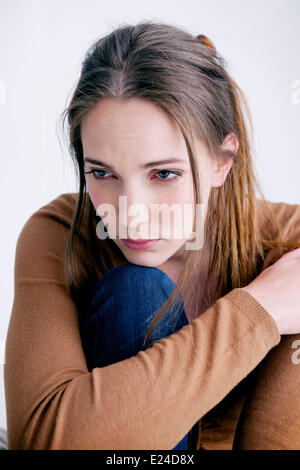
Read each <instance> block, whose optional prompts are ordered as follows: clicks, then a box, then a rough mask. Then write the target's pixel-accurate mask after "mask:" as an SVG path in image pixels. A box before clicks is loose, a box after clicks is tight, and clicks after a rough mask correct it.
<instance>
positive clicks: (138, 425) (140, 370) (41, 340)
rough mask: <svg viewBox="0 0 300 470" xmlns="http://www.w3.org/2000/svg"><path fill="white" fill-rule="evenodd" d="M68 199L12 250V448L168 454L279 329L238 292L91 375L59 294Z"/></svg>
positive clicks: (32, 222)
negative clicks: (140, 451) (155, 341)
mask: <svg viewBox="0 0 300 470" xmlns="http://www.w3.org/2000/svg"><path fill="white" fill-rule="evenodd" d="M67 196H68V195H62V196H59V198H57V200H54V201H52V202H51V203H49V205H47V206H44V207H43V208H41V209H39V210H38V211H36V212H35V213H34V214H33V215H32V216H31V217H30V218H29V219H28V220H27V222H26V223H25V225H24V227H23V229H22V231H21V233H20V235H19V238H18V242H17V247H16V254H15V284H14V286H15V291H14V301H13V307H12V312H11V317H10V322H9V327H8V332H7V337H6V349H5V364H4V386H5V398H6V411H7V437H8V448H9V449H109V450H112V449H114V450H121V449H172V448H173V447H174V446H175V445H176V444H177V443H178V442H179V441H180V440H181V439H182V438H183V436H184V435H185V434H186V433H187V432H188V431H189V430H190V429H191V428H192V426H193V425H194V424H195V423H196V422H197V421H198V420H199V419H200V418H201V417H202V416H203V415H205V414H206V413H207V412H208V411H209V410H210V409H212V408H213V407H214V406H215V405H216V404H217V403H219V402H220V401H221V400H222V399H223V398H224V397H225V396H226V395H227V394H228V392H229V391H230V390H231V389H233V387H235V386H236V385H237V384H238V383H239V382H240V381H241V380H242V379H243V378H244V377H246V376H247V375H248V374H249V373H250V372H251V371H252V370H253V369H254V368H255V367H256V366H257V365H258V364H259V363H260V361H262V359H263V358H264V357H265V356H266V354H267V353H268V352H269V351H270V349H272V348H273V347H274V346H275V345H277V344H278V343H279V342H280V339H281V337H280V334H279V331H278V328H277V325H276V323H275V321H274V319H273V318H272V316H271V315H270V314H269V313H268V312H267V311H266V310H265V309H264V308H263V307H262V305H260V304H259V303H258V302H257V301H256V300H255V299H254V297H252V296H251V295H250V294H249V293H248V292H246V291H244V290H242V289H239V288H237V289H233V290H232V291H231V292H229V293H228V294H227V295H225V296H224V297H222V298H220V299H218V300H217V302H216V303H215V304H214V305H213V306H212V307H211V308H209V309H208V310H206V311H205V312H204V313H203V314H202V315H200V316H199V317H198V318H196V319H194V320H193V321H192V322H191V323H190V324H188V325H186V326H185V327H183V328H182V329H181V330H179V331H177V332H176V333H174V334H172V335H170V336H168V337H166V338H163V339H162V340H161V341H160V342H158V343H155V344H154V345H153V346H152V347H151V348H149V349H147V350H145V351H140V352H139V353H138V354H137V355H136V356H133V357H130V358H129V359H126V360H123V361H120V362H117V363H115V364H111V365H109V366H106V367H102V368H101V367H96V368H94V369H93V370H92V371H91V372H89V371H88V369H87V365H86V360H85V356H84V353H83V349H82V343H81V338H80V333H79V322H78V311H77V308H76V305H75V304H74V302H73V301H72V299H71V298H70V297H69V295H68V294H67V292H66V289H65V285H64V271H63V253H64V247H65V243H66V239H67V234H68V230H69V227H68V223H66V220H67V219H66V218H64V215H63V207H64V204H63V203H64V201H66V200H67V199H68V198H67ZM58 203H60V204H58ZM58 207H59V208H60V209H59V211H58V209H57V208H58Z"/></svg>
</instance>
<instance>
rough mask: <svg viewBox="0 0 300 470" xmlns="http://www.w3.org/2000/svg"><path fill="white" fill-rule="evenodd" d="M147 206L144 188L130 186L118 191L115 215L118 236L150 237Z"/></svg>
mask: <svg viewBox="0 0 300 470" xmlns="http://www.w3.org/2000/svg"><path fill="white" fill-rule="evenodd" d="M149 206H150V201H149V197H148V195H147V193H146V192H145V188H142V187H140V186H139V187H137V186H131V187H130V188H128V187H127V189H126V188H124V189H123V191H122V192H120V193H119V195H118V204H117V212H118V214H117V215H118V222H119V230H120V238H150V224H151V219H150V217H151V212H150V207H149ZM147 233H148V235H147ZM144 235H145V236H144Z"/></svg>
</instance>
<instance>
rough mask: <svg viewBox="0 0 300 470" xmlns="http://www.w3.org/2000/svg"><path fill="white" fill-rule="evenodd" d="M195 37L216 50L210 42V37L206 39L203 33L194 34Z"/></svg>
mask: <svg viewBox="0 0 300 470" xmlns="http://www.w3.org/2000/svg"><path fill="white" fill-rule="evenodd" d="M196 38H197V39H199V40H200V41H202V42H204V44H206V45H207V46H208V47H210V48H211V49H212V50H213V51H214V52H216V48H215V46H214V45H213V43H212V42H211V40H210V39H208V37H207V36H205V35H204V34H198V36H196Z"/></svg>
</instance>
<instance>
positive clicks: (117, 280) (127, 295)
mask: <svg viewBox="0 0 300 470" xmlns="http://www.w3.org/2000/svg"><path fill="white" fill-rule="evenodd" d="M174 288H175V284H174V282H173V281H172V279H171V278H170V277H169V276H168V275H167V274H166V273H165V272H164V271H162V270H161V269H159V268H156V267H148V266H140V265H136V264H128V265H127V264H126V265H121V266H117V267H115V268H113V269H110V270H109V271H107V272H106V273H105V274H104V275H103V276H101V278H100V279H98V280H97V281H96V283H95V284H94V285H93V287H92V288H91V290H90V291H89V294H88V296H87V303H88V305H89V306H90V307H91V308H92V309H93V308H94V307H95V306H96V305H97V306H99V303H100V304H101V303H103V302H106V301H107V300H108V299H109V298H111V297H114V300H115V301H116V300H118V301H119V302H121V303H123V302H126V303H127V304H128V303H132V304H136V302H137V301H138V300H140V301H143V300H144V301H147V298H148V299H152V300H154V299H159V300H160V301H162V300H166V299H167V298H168V297H169V296H170V295H171V293H172V291H173V290H174Z"/></svg>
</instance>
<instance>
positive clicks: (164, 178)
mask: <svg viewBox="0 0 300 470" xmlns="http://www.w3.org/2000/svg"><path fill="white" fill-rule="evenodd" d="M84 173H85V174H86V175H88V174H90V173H92V175H93V177H94V178H95V179H96V180H106V179H108V177H107V176H106V175H104V174H103V173H106V174H107V173H108V172H107V171H106V170H90V171H85V172H84ZM98 173H102V174H101V175H100V176H97V174H98ZM159 173H160V174H163V175H165V176H162V177H159V178H155V179H159V180H161V181H162V182H164V183H165V182H166V183H169V182H172V181H177V180H178V179H179V178H181V177H182V172H181V171H171V170H159V171H157V172H156V174H159ZM166 173H168V174H173V175H174V176H173V177H172V178H168V176H169V175H166ZM108 174H109V173H108Z"/></svg>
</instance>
